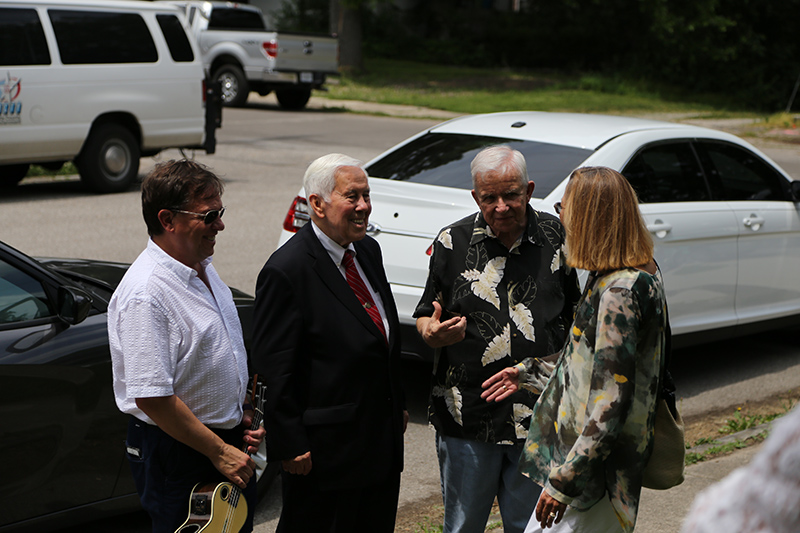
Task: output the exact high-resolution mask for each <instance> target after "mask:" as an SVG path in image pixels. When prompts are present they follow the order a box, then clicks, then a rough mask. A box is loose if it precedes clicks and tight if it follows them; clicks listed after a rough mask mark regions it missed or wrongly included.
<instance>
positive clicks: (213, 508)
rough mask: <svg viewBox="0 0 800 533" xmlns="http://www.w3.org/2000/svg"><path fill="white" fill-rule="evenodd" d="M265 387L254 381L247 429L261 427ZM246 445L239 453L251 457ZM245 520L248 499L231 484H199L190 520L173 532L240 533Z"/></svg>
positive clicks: (190, 498) (191, 499)
mask: <svg viewBox="0 0 800 533" xmlns="http://www.w3.org/2000/svg"><path fill="white" fill-rule="evenodd" d="M266 389H267V387H266V385H264V384H263V383H259V381H258V376H255V377H254V378H253V387H252V393H253V394H252V398H253V405H254V406H255V413H254V414H253V422H252V424H251V425H250V429H252V430H256V429H258V428H259V427H260V426H261V421H262V420H263V417H264V396H265V394H264V393H265V392H266ZM247 450H248V447H247V445H244V446H243V447H242V451H244V452H245V453H247V454H248V455H250V452H248V451H247ZM246 521H247V500H246V499H245V497H244V495H243V494H242V490H241V489H240V488H239V487H237V486H236V485H234V484H233V483H229V482H227V481H226V482H224V483H198V484H197V485H195V486H194V488H193V489H192V494H191V496H189V518H187V519H186V521H185V522H184V523H183V525H181V527H179V528H178V529H176V530H175V533H200V532H203V533H239V531H240V530H241V529H242V526H243V525H244V523H245V522H246Z"/></svg>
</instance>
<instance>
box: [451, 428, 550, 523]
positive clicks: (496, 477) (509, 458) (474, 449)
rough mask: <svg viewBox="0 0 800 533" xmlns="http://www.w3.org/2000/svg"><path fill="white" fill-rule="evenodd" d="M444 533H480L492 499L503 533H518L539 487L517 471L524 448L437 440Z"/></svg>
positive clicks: (532, 507)
mask: <svg viewBox="0 0 800 533" xmlns="http://www.w3.org/2000/svg"><path fill="white" fill-rule="evenodd" d="M436 448H437V454H438V456H439V471H440V474H441V479H442V498H443V499H444V533H473V532H474V533H483V531H484V530H485V529H486V521H487V520H488V519H489V513H490V512H491V510H492V504H493V503H494V499H495V497H497V500H498V502H499V504H500V516H501V517H502V519H503V531H505V533H522V532H523V531H525V526H526V525H527V524H528V520H529V519H530V517H531V515H532V514H533V511H534V509H535V508H536V502H537V501H538V500H539V493H540V492H541V490H542V489H541V487H539V485H537V484H536V483H534V482H533V481H531V480H530V479H529V478H527V477H525V476H523V475H522V474H520V472H519V470H518V469H517V463H518V462H519V456H520V453H521V452H522V444H517V445H513V446H511V445H508V446H506V445H501V444H490V443H486V442H478V441H474V440H466V439H459V438H455V437H448V436H445V435H441V434H439V433H437V434H436Z"/></svg>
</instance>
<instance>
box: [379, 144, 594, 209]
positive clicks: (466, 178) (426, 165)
mask: <svg viewBox="0 0 800 533" xmlns="http://www.w3.org/2000/svg"><path fill="white" fill-rule="evenodd" d="M494 144H505V145H507V146H510V147H511V148H514V149H515V150H519V151H520V152H522V154H523V155H524V156H525V161H526V162H527V163H528V176H529V177H530V179H531V181H533V182H534V183H536V190H535V191H534V193H533V195H534V196H535V197H537V198H544V197H545V196H547V195H548V194H550V192H551V191H552V190H553V189H554V188H555V187H556V186H558V184H559V183H561V182H562V181H563V180H564V178H566V177H567V176H569V173H570V172H572V171H573V170H574V169H575V168H577V167H578V166H580V164H581V163H582V162H583V161H584V160H585V159H586V158H587V157H589V155H590V154H591V153H592V151H591V150H586V149H583V148H573V147H570V146H561V145H557V144H548V143H541V142H533V141H520V140H516V139H504V138H501V137H487V136H482V135H462V134H447V133H428V134H426V135H423V136H422V137H420V138H418V139H415V140H413V141H411V142H410V143H408V144H406V145H405V146H402V147H401V148H399V149H397V150H395V151H394V152H392V153H390V154H387V155H386V156H385V157H383V158H382V159H380V160H378V161H375V162H374V163H372V164H371V165H369V166H368V167H367V173H368V174H369V175H370V176H371V177H376V178H386V179H391V180H402V181H412V182H415V183H426V184H428V185H439V186H442V187H455V188H459V189H472V176H471V174H470V171H469V165H470V163H472V159H473V158H474V157H475V155H476V154H477V153H478V152H480V151H481V150H482V149H483V148H485V147H487V146H491V145H494Z"/></svg>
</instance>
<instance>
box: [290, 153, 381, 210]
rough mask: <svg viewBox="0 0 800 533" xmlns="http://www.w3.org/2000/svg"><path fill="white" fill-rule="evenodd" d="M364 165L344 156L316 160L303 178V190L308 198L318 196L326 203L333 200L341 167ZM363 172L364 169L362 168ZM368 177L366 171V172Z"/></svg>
mask: <svg viewBox="0 0 800 533" xmlns="http://www.w3.org/2000/svg"><path fill="white" fill-rule="evenodd" d="M363 164H364V163H363V162H362V161H360V160H358V159H355V158H353V157H350V156H347V155H344V154H328V155H324V156H322V157H320V158H317V159H315V160H314V161H313V162H312V163H311V164H310V165H308V168H307V169H306V173H305V175H304V176H303V188H304V189H305V191H306V198H308V197H310V196H311V195H312V194H316V195H317V196H319V197H321V198H322V199H323V200H325V201H326V202H329V201H330V200H331V193H332V192H333V189H334V188H335V187H336V171H337V170H339V169H340V168H341V167H358V168H361V166H362V165H363ZM361 169H362V170H363V168H361ZM364 174H365V175H366V171H365V172H364Z"/></svg>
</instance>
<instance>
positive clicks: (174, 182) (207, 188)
mask: <svg viewBox="0 0 800 533" xmlns="http://www.w3.org/2000/svg"><path fill="white" fill-rule="evenodd" d="M223 189H224V186H223V184H222V180H220V179H219V178H218V177H217V175H216V174H214V173H213V172H211V170H210V169H209V168H208V167H207V166H205V165H203V164H201V163H198V162H196V161H189V160H187V159H182V160H180V161H175V160H170V161H165V162H163V163H159V164H157V165H156V166H155V168H154V169H153V170H152V171H151V172H150V174H148V175H147V177H146V178H145V179H144V181H143V182H142V215H143V216H144V222H145V224H147V233H148V234H149V235H150V236H151V237H152V236H154V235H160V234H161V233H162V232H163V231H164V228H163V227H162V226H161V222H160V221H159V220H158V212H159V211H161V210H162V209H184V210H185V209H186V207H188V206H189V205H191V204H192V202H195V201H197V200H204V199H207V198H212V197H214V196H217V195H220V196H221V195H222V191H223Z"/></svg>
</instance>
